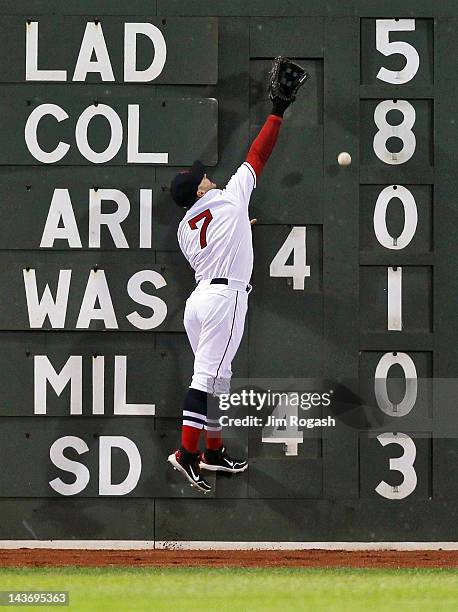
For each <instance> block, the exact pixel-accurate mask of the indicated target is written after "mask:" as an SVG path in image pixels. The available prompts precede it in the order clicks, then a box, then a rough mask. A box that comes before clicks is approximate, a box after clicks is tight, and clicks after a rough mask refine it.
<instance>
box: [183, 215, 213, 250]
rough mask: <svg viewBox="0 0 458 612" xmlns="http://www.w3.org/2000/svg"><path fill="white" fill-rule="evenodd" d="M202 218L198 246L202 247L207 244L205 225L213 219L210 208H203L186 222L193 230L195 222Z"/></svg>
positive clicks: (195, 225)
mask: <svg viewBox="0 0 458 612" xmlns="http://www.w3.org/2000/svg"><path fill="white" fill-rule="evenodd" d="M202 219H203V220H204V222H203V223H202V227H201V228H200V248H201V249H204V248H205V247H206V246H207V227H208V225H209V223H210V221H211V220H212V219H213V216H212V214H211V212H210V210H209V209H208V208H207V210H204V211H203V212H201V213H200V214H199V215H196V216H195V217H193V218H192V219H190V220H189V221H188V223H189V227H190V228H191V229H192V230H195V229H197V224H198V223H199V221H202Z"/></svg>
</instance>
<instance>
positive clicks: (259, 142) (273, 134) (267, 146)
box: [246, 109, 284, 177]
mask: <svg viewBox="0 0 458 612" xmlns="http://www.w3.org/2000/svg"><path fill="white" fill-rule="evenodd" d="M283 112H284V111H283ZM282 122H283V113H281V114H276V113H274V109H272V113H271V114H270V115H269V116H268V117H267V120H266V122H265V123H264V125H263V126H262V128H261V131H260V132H259V134H258V135H257V136H256V138H255V139H254V141H253V143H252V145H251V147H250V150H249V151H248V155H247V157H246V161H247V162H248V163H249V164H250V166H251V167H252V168H253V170H254V171H255V173H256V176H257V177H259V176H260V175H261V172H262V171H263V170H264V166H265V165H266V163H267V160H268V159H269V157H270V155H271V153H272V151H273V150H274V147H275V144H276V142H277V140H278V135H279V133H280V128H281V124H282Z"/></svg>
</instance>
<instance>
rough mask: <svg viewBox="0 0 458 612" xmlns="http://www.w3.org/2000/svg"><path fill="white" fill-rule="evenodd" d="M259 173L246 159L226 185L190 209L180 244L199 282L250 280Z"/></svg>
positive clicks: (247, 281)
mask: <svg viewBox="0 0 458 612" xmlns="http://www.w3.org/2000/svg"><path fill="white" fill-rule="evenodd" d="M255 187H256V174H255V172H254V170H253V168H252V167H251V166H250V164H249V163H248V162H244V163H243V164H242V165H241V166H240V167H239V169H238V170H237V172H236V173H235V174H234V175H233V176H232V177H231V179H230V181H229V182H228V184H227V185H226V188H225V189H210V191H207V193H206V194H205V195H204V196H203V197H202V198H200V200H197V202H196V203H195V204H194V205H193V206H192V207H191V208H190V209H189V210H188V211H187V212H186V214H185V216H184V217H183V219H182V221H181V223H180V225H179V226H178V234H177V235H178V244H179V245H180V249H181V250H182V251H183V254H184V256H185V257H186V259H187V260H188V261H189V263H190V264H191V266H192V268H193V270H194V271H195V277H196V282H199V281H201V280H203V279H209V278H230V279H235V280H239V281H243V282H244V283H246V284H248V283H249V282H250V278H251V274H252V271H253V242H252V237H251V226H250V219H249V216H248V204H249V202H250V197H251V193H252V191H253V189H254V188H255Z"/></svg>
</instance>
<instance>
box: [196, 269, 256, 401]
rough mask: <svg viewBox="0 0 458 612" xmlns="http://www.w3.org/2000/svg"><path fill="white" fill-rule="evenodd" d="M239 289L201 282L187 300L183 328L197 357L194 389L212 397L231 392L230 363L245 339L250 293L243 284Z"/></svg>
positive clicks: (240, 284) (239, 284)
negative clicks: (244, 332) (244, 330)
mask: <svg viewBox="0 0 458 612" xmlns="http://www.w3.org/2000/svg"><path fill="white" fill-rule="evenodd" d="M234 284H235V283H234ZM237 286H239V287H240V288H238V289H236V288H234V287H232V286H227V285H220V284H215V285H211V284H209V281H201V282H200V283H199V284H198V285H197V287H196V288H195V289H194V291H193V292H192V293H191V295H190V296H189V298H188V299H187V300H186V307H185V311H184V326H185V329H186V333H187V334H188V338H189V342H190V343H191V347H192V350H193V351H194V356H195V357H194V374H193V377H192V382H191V385H190V386H191V387H192V388H193V389H199V390H200V391H204V392H206V393H211V394H212V395H219V394H221V393H229V389H230V382H231V376H232V369H231V363H232V360H233V358H234V356H235V354H236V352H237V349H238V348H239V345H240V342H241V340H242V336H243V328H244V325H245V315H246V312H247V308H248V293H249V291H246V289H245V288H244V284H243V283H238V285H237ZM242 287H243V288H242ZM250 290H251V287H250Z"/></svg>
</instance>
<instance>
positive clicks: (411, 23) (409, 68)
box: [375, 19, 420, 85]
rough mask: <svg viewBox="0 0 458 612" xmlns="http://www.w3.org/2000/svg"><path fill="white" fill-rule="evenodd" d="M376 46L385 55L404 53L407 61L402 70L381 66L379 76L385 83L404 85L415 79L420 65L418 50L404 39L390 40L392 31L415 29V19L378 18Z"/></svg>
mask: <svg viewBox="0 0 458 612" xmlns="http://www.w3.org/2000/svg"><path fill="white" fill-rule="evenodd" d="M375 23H376V26H375V27H376V35H375V37H376V47H377V51H380V53H383V55H393V54H395V53H398V54H399V55H403V56H404V57H405V58H406V60H407V62H406V65H405V66H404V68H403V69H402V70H388V69H387V68H380V70H379V72H378V74H377V78H378V79H380V80H381V81H385V83H394V84H395V85H403V84H404V83H408V82H409V81H411V80H412V79H413V77H414V76H415V75H416V74H417V72H418V67H419V66H420V58H419V56H418V52H417V50H416V49H415V47H413V46H412V45H409V43H406V42H402V41H399V40H397V41H393V42H390V32H393V31H404V32H408V31H412V30H415V19H397V20H396V19H377V20H376V22H375Z"/></svg>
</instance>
